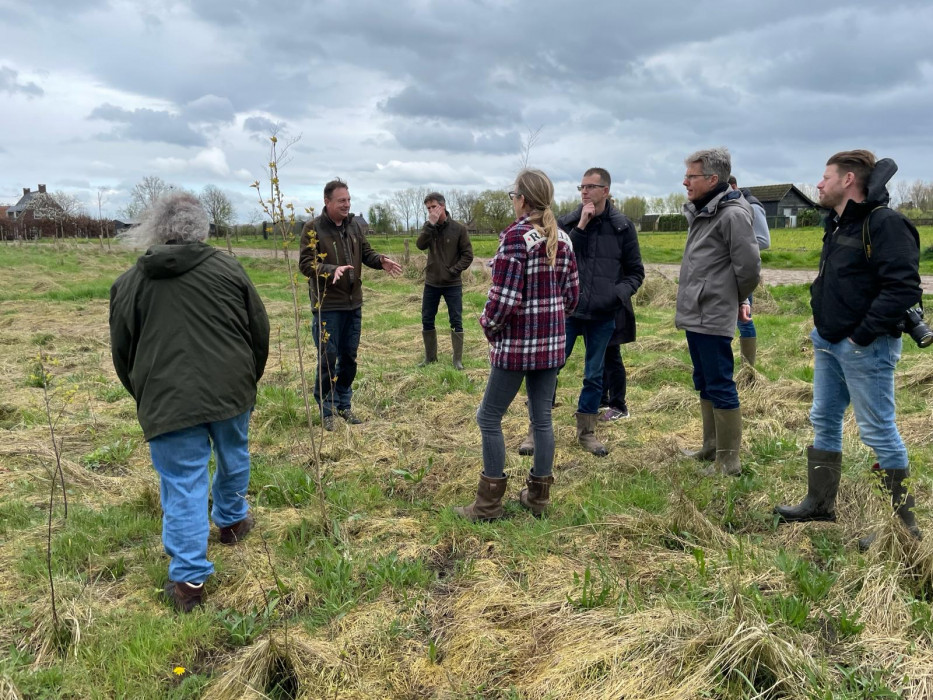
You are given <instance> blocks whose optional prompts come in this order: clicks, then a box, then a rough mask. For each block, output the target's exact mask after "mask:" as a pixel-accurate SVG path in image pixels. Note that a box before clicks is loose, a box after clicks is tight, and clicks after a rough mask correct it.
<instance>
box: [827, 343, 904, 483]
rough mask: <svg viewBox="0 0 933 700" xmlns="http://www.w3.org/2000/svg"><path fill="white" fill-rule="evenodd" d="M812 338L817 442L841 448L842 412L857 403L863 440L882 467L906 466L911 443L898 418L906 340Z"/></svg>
mask: <svg viewBox="0 0 933 700" xmlns="http://www.w3.org/2000/svg"><path fill="white" fill-rule="evenodd" d="M810 339H811V340H812V341H813V406H812V407H811V408H810V422H811V423H812V424H813V433H814V437H813V447H815V448H816V449H818V450H828V451H830V452H841V451H842V417H843V415H844V414H845V411H846V407H847V406H848V405H849V403H851V404H852V411H853V413H855V423H856V425H858V430H859V436H860V437H861V438H862V442H864V443H865V444H866V445H868V446H869V447H870V448H872V449H873V450H874V451H875V455H876V456H877V458H878V464H880V465H881V468H882V469H906V468H907V448H906V447H904V441H903V440H901V436H900V433H898V432H897V425H896V424H895V422H894V419H895V410H894V367H895V366H896V365H897V361H898V360H899V359H900V358H901V339H900V338H893V337H891V336H889V335H882V336H880V337H878V338H876V339H875V341H874V342H873V343H872V344H871V345H868V346H866V347H862V346H860V345H856V344H855V343H853V342H852V341H851V340H849V339H848V338H844V339H843V340H841V341H839V342H838V343H830V342H829V341H827V340H824V339H823V337H822V336H820V334H819V333H817V331H816V329H813V332H812V333H810Z"/></svg>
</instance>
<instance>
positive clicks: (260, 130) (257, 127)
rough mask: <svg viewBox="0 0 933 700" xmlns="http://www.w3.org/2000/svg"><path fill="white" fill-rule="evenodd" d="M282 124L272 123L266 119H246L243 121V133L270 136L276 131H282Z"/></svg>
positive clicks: (283, 126)
mask: <svg viewBox="0 0 933 700" xmlns="http://www.w3.org/2000/svg"><path fill="white" fill-rule="evenodd" d="M284 128H285V124H284V122H274V121H272V120H271V119H268V118H266V117H248V118H247V119H245V120H244V121H243V131H249V132H251V133H254V134H263V135H266V134H271V133H272V132H273V131H276V130H277V129H284Z"/></svg>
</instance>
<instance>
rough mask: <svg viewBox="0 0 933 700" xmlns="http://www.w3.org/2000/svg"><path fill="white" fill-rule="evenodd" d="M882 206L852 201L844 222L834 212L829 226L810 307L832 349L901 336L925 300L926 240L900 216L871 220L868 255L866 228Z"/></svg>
mask: <svg viewBox="0 0 933 700" xmlns="http://www.w3.org/2000/svg"><path fill="white" fill-rule="evenodd" d="M876 206H877V204H876V203H869V202H862V203H856V202H854V201H852V200H849V202H848V204H846V207H845V209H844V210H843V212H842V216H837V215H836V214H835V212H830V213H829V215H828V216H827V218H826V219H825V221H824V228H825V233H824V235H823V251H822V253H821V254H820V271H819V274H818V275H817V278H816V280H815V281H814V282H813V284H812V285H811V286H810V307H811V308H812V309H813V321H814V323H815V324H816V330H817V332H818V333H819V334H820V335H821V336H822V337H823V338H824V339H826V340H828V341H829V342H831V343H838V342H839V341H840V340H843V339H844V338H851V339H852V340H853V341H854V342H855V343H857V344H859V345H863V346H864V345H870V344H871V343H872V341H873V340H875V338H877V337H879V336H881V335H884V334H889V335H892V336H895V337H897V336H900V332H899V331H898V330H897V328H896V325H897V322H898V321H899V320H900V319H901V318H903V316H904V312H905V311H907V309H909V308H911V307H912V306H914V305H915V304H918V303H919V302H920V300H921V299H922V297H923V291H922V289H921V287H920V272H919V265H920V235H919V234H918V233H917V229H916V228H914V226H913V224H911V223H910V222H909V221H908V220H907V219H905V218H904V217H903V216H901V215H900V214H899V213H897V212H895V211H892V210H891V209H888V208H882V209H877V210H876V211H875V212H874V213H872V214H871V230H870V239H871V240H870V246H871V247H870V253H871V254H870V257H869V256H868V255H866V253H867V252H868V250H869V249H868V248H867V245H868V244H869V241H868V240H866V241H863V240H862V223H863V221H864V220H865V217H866V216H868V214H869V213H870V212H871V211H872V209H874V208H875V207H876Z"/></svg>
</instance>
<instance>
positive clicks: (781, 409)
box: [0, 231, 933, 700]
mask: <svg viewBox="0 0 933 700" xmlns="http://www.w3.org/2000/svg"><path fill="white" fill-rule="evenodd" d="M795 235H802V236H805V235H806V234H804V233H802V232H796V233H795ZM925 236H927V237H929V236H930V231H927V232H925ZM666 238H668V239H669V241H665V242H662V243H659V244H658V246H657V247H655V241H656V240H661V236H658V238H657V239H656V238H655V237H654V236H643V237H642V246H643V249H644V250H646V252H648V251H652V252H650V253H648V255H647V256H646V257H648V259H649V260H650V259H651V258H652V256H654V255H655V254H656V253H655V252H654V251H655V250H670V249H673V248H676V246H677V242H676V241H677V237H676V236H674V235H672V236H667V237H666ZM681 245H682V238H681ZM782 245H784V244H783V243H782V241H781V238H780V234H776V235H775V249H776V250H779V249H781V248H780V247H781V246H782ZM787 245H788V246H789V247H791V248H793V247H794V245H795V244H793V243H787ZM134 257H135V256H134V255H132V254H129V253H123V252H119V253H118V252H114V253H112V254H107V253H104V254H101V253H99V252H98V251H97V250H95V249H94V247H93V246H91V247H87V246H80V247H76V246H67V245H66V246H62V245H57V246H33V245H25V246H0V348H2V350H3V352H2V359H0V493H2V494H3V496H2V499H0V569H2V571H3V576H2V578H0V698H18V697H24V698H112V697H127V698H162V697H164V698H196V697H207V698H261V697H269V698H290V697H301V698H400V699H401V698H405V699H409V698H410V699H415V698H477V699H479V698H486V699H492V698H496V699H503V700H504V699H506V698H509V699H529V700H530V699H539V698H540V699H543V698H553V699H555V700H557V699H560V700H563V699H565V698H623V697H624V698H684V699H686V698H753V697H754V698H813V699H817V698H818V699H826V700H829V699H830V698H836V699H839V698H851V699H853V700H854V699H855V698H866V697H873V698H884V697H890V698H895V697H903V698H912V699H917V700H919V699H921V698H929V697H933V610H931V605H930V603H931V600H933V551H931V547H933V544H931V542H933V537H928V538H927V539H926V540H925V541H924V542H923V543H922V544H920V545H914V544H913V543H911V542H908V541H906V540H904V539H902V535H901V533H900V531H899V530H898V529H897V528H896V527H895V524H894V521H893V520H892V518H891V517H890V512H889V509H888V508H886V507H885V506H884V503H883V500H882V498H881V497H880V496H879V495H877V494H876V493H875V492H874V491H873V489H872V486H871V484H870V481H869V478H868V468H869V466H870V464H871V462H872V455H871V453H870V452H869V451H868V450H867V449H866V448H865V447H864V446H863V445H861V443H860V442H859V440H858V436H857V430H856V428H855V426H854V423H853V421H852V419H851V417H850V418H849V419H848V420H847V422H846V425H845V461H844V471H843V478H842V486H841V490H840V497H839V503H838V506H837V512H838V515H839V522H838V523H813V524H804V525H793V526H781V527H778V526H777V525H776V523H775V521H774V518H773V517H772V515H771V507H772V505H773V504H775V503H777V502H796V500H797V499H798V498H799V497H800V496H801V495H802V494H803V492H804V490H805V473H804V472H805V466H804V457H803V451H804V448H805V447H806V445H807V444H808V443H809V441H810V439H811V431H810V427H809V424H808V420H807V410H808V407H809V401H810V397H811V385H810V380H811V378H812V362H811V361H812V351H811V348H810V345H809V343H808V341H807V334H808V332H809V329H810V328H811V321H810V318H809V316H808V314H807V311H808V297H807V292H806V289H805V288H803V287H779V288H773V289H762V290H759V292H757V293H756V312H757V316H756V324H757V326H758V332H759V338H760V340H759V367H758V370H759V371H754V370H750V369H747V368H743V369H742V370H740V371H739V372H738V375H737V378H738V382H739V385H740V393H741V398H742V403H743V412H744V415H745V434H744V444H743V454H742V458H743V465H744V467H745V469H744V473H743V475H742V476H741V477H740V478H725V477H716V478H702V477H700V476H699V475H698V467H697V465H696V463H694V462H693V461H691V460H690V459H686V458H683V457H682V456H681V455H680V448H682V447H696V446H697V445H698V443H699V436H700V422H699V411H698V405H697V400H696V396H695V393H694V392H693V391H692V389H691V385H690V363H689V357H688V354H687V349H686V343H685V341H684V338H683V334H682V333H680V332H678V331H677V330H676V329H675V328H674V327H673V300H674V296H675V292H676V290H675V287H674V284H673V283H672V282H671V281H669V280H666V279H663V278H660V277H653V276H650V277H649V278H648V280H647V281H646V284H645V286H644V287H643V288H642V290H641V291H640V293H639V294H638V296H637V306H636V314H637V316H638V323H639V339H638V341H637V342H636V343H634V344H632V345H628V346H626V347H625V349H624V353H623V355H624V358H625V362H626V366H627V367H628V370H629V387H630V388H629V406H630V410H631V412H632V418H631V419H629V420H625V421H619V422H617V423H614V424H612V425H609V426H600V428H599V437H600V438H601V439H603V440H604V441H605V442H606V444H607V445H608V447H609V448H610V450H611V453H610V455H609V457H607V458H604V459H599V458H596V457H593V456H591V455H588V454H586V453H584V452H582V451H581V450H580V449H578V447H577V446H576V445H575V442H574V435H575V433H574V419H573V411H574V405H575V400H576V396H577V393H578V391H579V387H580V383H581V376H582V353H581V352H580V351H579V350H578V351H577V352H576V353H575V354H574V355H573V356H572V357H571V359H570V361H569V362H568V365H567V366H566V368H565V369H564V371H563V372H562V375H561V379H560V384H559V389H558V401H559V403H560V404H561V405H560V406H559V407H558V408H557V409H556V410H555V430H556V438H557V454H556V461H555V475H556V483H555V485H554V487H553V490H552V499H553V505H552V508H551V511H550V514H549V516H548V517H546V518H542V519H540V520H539V519H535V518H533V517H531V516H530V515H528V514H527V513H525V512H523V511H522V510H521V509H520V508H519V507H518V506H517V504H516V502H515V501H514V500H513V501H511V502H510V503H509V505H508V507H507V517H506V518H505V519H503V520H502V521H499V522H496V523H492V524H470V523H467V522H463V521H460V520H458V519H456V518H455V517H453V515H452V514H451V512H450V506H451V505H461V504H465V503H468V502H469V501H470V500H471V499H472V496H473V494H474V492H475V486H476V480H477V477H478V474H479V471H480V468H481V455H480V447H479V431H478V429H477V427H476V424H475V420H474V413H475V410H476V407H477V405H478V403H479V401H480V398H481V395H482V391H483V388H484V384H485V381H486V377H487V373H488V360H487V345H486V343H485V340H484V339H483V337H482V335H481V333H480V330H479V327H478V324H476V323H475V320H474V319H475V318H476V316H477V315H478V314H479V312H480V310H481V308H482V304H483V301H484V299H485V293H486V289H487V285H488V276H487V275H486V273H485V272H484V271H480V272H476V273H471V274H469V275H468V277H467V280H466V287H465V294H464V303H465V307H466V308H465V315H466V316H467V318H468V319H470V320H469V322H468V323H467V324H466V343H465V345H466V353H465V355H466V356H465V358H464V363H465V365H466V367H467V369H466V371H465V372H456V371H454V370H453V369H452V368H451V367H450V365H449V356H448V355H447V351H448V350H449V344H448V342H446V339H445V338H442V339H441V343H440V345H441V356H442V361H441V362H439V363H438V364H437V365H432V366H430V367H428V368H418V367H416V365H417V362H418V361H419V360H420V357H421V334H420V322H419V309H420V285H421V279H420V272H419V271H418V269H417V267H416V266H415V265H412V266H411V267H409V268H407V269H406V271H405V275H404V276H403V277H401V278H399V279H394V280H393V279H389V278H387V277H386V276H384V275H382V274H380V273H377V272H375V271H370V270H366V272H365V273H364V288H365V291H364V293H365V299H366V303H365V306H364V313H363V334H362V344H361V347H360V371H359V375H358V379H357V384H356V389H357V392H356V396H355V399H354V407H355V408H356V409H357V410H358V413H359V414H360V415H361V417H362V418H364V419H365V421H366V423H365V424H364V425H361V426H355V427H352V428H350V427H347V426H345V425H344V424H342V423H341V424H340V427H339V429H338V431H337V432H335V433H330V434H326V435H325V436H324V438H323V439H324V442H323V448H322V449H323V458H324V471H325V479H324V480H325V496H326V500H327V504H328V509H329V515H328V522H329V523H330V525H331V528H330V529H332V530H333V532H334V535H333V536H328V535H327V534H326V532H327V530H328V528H326V527H325V524H326V523H325V522H324V521H323V520H322V518H321V515H320V512H319V511H318V510H317V508H316V505H315V503H316V499H317V491H316V489H315V487H314V480H313V479H312V477H311V473H310V471H309V468H308V460H309V456H310V451H309V440H308V435H307V430H306V429H305V428H303V427H302V426H303V422H304V417H303V409H302V401H301V396H300V382H299V377H298V374H297V369H296V367H297V359H296V353H295V348H296V339H295V337H294V331H293V330H292V329H293V326H292V325H291V324H292V322H291V314H292V310H291V303H292V302H291V296H290V292H289V291H288V280H287V275H286V273H285V271H284V269H283V263H282V261H275V260H271V259H269V260H261V259H242V262H243V264H244V266H245V267H246V269H247V270H248V272H249V274H250V276H251V277H252V278H253V280H254V281H255V282H256V284H257V287H258V289H259V291H260V293H261V294H262V296H263V298H264V300H265V301H266V304H267V308H268V311H269V314H270V319H271V322H272V353H271V356H270V359H269V365H268V367H267V370H266V376H265V377H264V378H263V380H262V382H261V384H260V387H259V398H258V401H257V406H256V410H255V413H254V415H253V421H252V430H251V437H252V452H253V474H252V481H251V486H250V492H249V500H250V502H251V505H252V508H253V509H254V512H255V513H256V517H257V522H258V527H257V529H256V530H254V531H253V532H252V533H251V534H250V536H249V537H248V538H247V539H246V540H245V541H244V542H242V543H240V544H239V545H238V546H236V547H235V548H226V547H221V546H220V545H219V544H218V542H217V541H216V534H215V535H212V541H211V544H210V556H211V558H212V560H213V561H214V563H215V566H216V568H217V574H216V575H215V576H214V577H212V579H211V580H210V581H209V582H208V584H207V604H206V605H205V607H204V608H203V609H201V610H200V611H198V612H196V613H194V614H192V615H189V616H184V617H181V616H178V615H176V614H175V613H174V612H173V611H171V610H170V609H169V608H168V606H167V605H166V604H164V603H162V602H160V600H159V598H158V592H159V590H160V588H161V586H162V585H163V583H164V581H165V579H166V567H167V559H166V558H165V556H164V554H163V553H162V550H161V543H160V517H161V516H160V509H159V498H158V482H157V478H156V476H155V473H154V472H153V470H152V468H151V465H150V462H149V458H148V451H147V449H146V445H145V443H144V441H143V440H142V435H141V432H140V429H139V427H138V424H137V423H136V418H135V407H134V405H133V402H132V400H131V398H130V397H129V396H128V395H127V394H126V392H125V391H124V390H123V388H122V387H121V386H120V384H119V382H118V380H117V379H116V376H115V374H114V372H113V369H112V366H111V362H110V356H109V346H108V333H107V296H108V289H109V286H110V283H111V282H112V281H113V279H114V278H115V277H116V276H117V275H118V274H119V273H120V272H122V271H123V270H124V269H126V268H127V267H128V266H129V265H131V264H132V261H133V259H134ZM928 301H929V300H928ZM301 303H302V310H303V312H305V314H306V315H305V319H304V320H305V321H307V320H308V318H309V317H308V314H307V313H306V311H305V310H306V308H307V306H306V299H305V298H304V297H303V298H302V300H301ZM442 313H443V312H442ZM303 325H304V327H303V331H302V333H303V336H302V340H303V342H305V343H308V340H309V339H308V337H307V334H308V332H309V331H308V324H307V323H304V324H303ZM40 362H41V364H40ZM43 372H48V373H49V375H50V390H49V406H50V411H51V415H52V418H53V420H55V434H56V436H58V437H59V438H61V439H62V450H63V473H64V479H65V482H66V484H67V493H68V512H67V517H66V516H65V512H64V508H63V505H62V503H61V494H60V492H59V493H58V496H57V497H56V501H55V506H54V509H53V516H54V517H53V521H52V527H51V543H52V547H51V560H50V564H49V563H48V562H47V560H46V538H47V533H48V523H47V516H48V512H49V506H48V503H49V492H50V486H51V478H52V474H53V471H52V468H53V465H54V463H55V460H54V452H53V448H52V442H51V440H50V436H49V427H48V418H47V412H46V408H45V401H44V398H43V397H44V394H43V389H42V384H43V382H42V377H43ZM897 384H898V408H899V426H900V428H901V431H902V434H903V436H904V438H905V440H906V441H907V443H908V445H909V448H910V454H911V466H912V469H913V474H914V479H913V488H914V490H915V491H916V492H917V502H918V503H919V504H920V508H918V513H919V519H920V523H921V526H922V527H925V528H927V529H928V530H929V510H928V508H927V506H928V504H929V503H930V499H931V488H930V483H931V477H933V469H931V460H933V412H931V409H930V398H931V390H933V354H931V353H930V352H929V351H926V352H925V351H921V350H919V349H918V348H917V347H916V346H915V345H913V344H912V343H911V342H909V341H905V343H904V354H903V359H902V361H901V364H900V365H899V368H898V372H897ZM526 419H527V417H526V415H525V414H524V408H523V406H522V404H521V402H520V401H516V404H515V405H514V406H513V407H512V409H511V410H510V411H509V413H508V414H507V416H506V419H505V421H504V429H505V433H506V438H507V443H508V445H509V448H510V456H509V464H508V469H507V470H508V471H509V472H510V473H511V474H512V477H513V480H512V482H511V483H510V486H509V491H508V493H509V496H510V497H511V498H513V499H514V497H515V496H516V495H517V493H518V490H519V488H520V487H521V483H520V482H521V476H522V475H523V474H524V473H525V472H526V471H527V470H528V468H529V467H530V459H528V458H521V457H519V456H518V455H517V454H516V452H515V449H514V448H515V447H517V445H518V443H519V442H520V440H521V438H522V436H523V433H524V429H525V424H526ZM872 528H875V529H877V530H878V532H879V533H880V534H879V539H878V541H877V542H876V544H875V546H874V548H873V549H872V550H871V551H870V552H869V553H868V554H864V555H863V554H859V553H858V551H857V549H856V547H855V544H854V543H855V539H856V538H857V537H858V536H860V535H862V534H864V533H865V532H866V531H868V530H870V529H872ZM47 565H50V566H51V569H52V572H53V580H54V584H55V593H56V602H57V610H58V616H59V618H60V620H61V621H62V626H61V627H60V628H58V629H56V628H55V626H54V624H53V622H52V614H51V605H50V595H49V581H48V573H47Z"/></svg>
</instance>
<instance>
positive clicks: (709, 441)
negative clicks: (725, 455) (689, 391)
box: [682, 399, 716, 462]
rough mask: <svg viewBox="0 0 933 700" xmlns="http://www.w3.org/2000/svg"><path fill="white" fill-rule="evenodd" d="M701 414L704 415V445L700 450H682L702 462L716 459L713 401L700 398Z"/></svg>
mask: <svg viewBox="0 0 933 700" xmlns="http://www.w3.org/2000/svg"><path fill="white" fill-rule="evenodd" d="M700 414H701V415H702V416H703V447H701V448H700V449H699V450H682V452H683V453H684V455H686V456H687V457H693V458H694V459H696V460H699V461H701V462H710V461H712V460H714V459H716V417H715V416H714V414H713V402H712V401H708V400H706V399H700Z"/></svg>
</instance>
